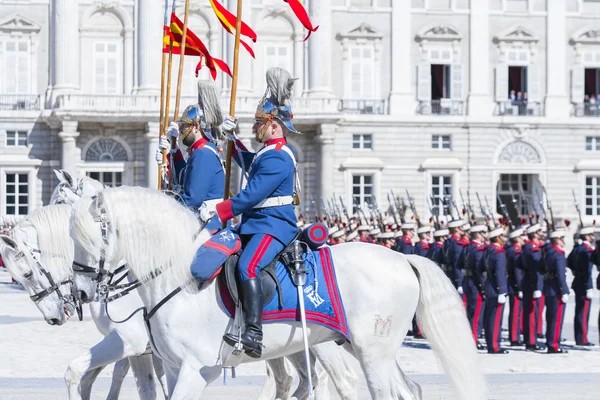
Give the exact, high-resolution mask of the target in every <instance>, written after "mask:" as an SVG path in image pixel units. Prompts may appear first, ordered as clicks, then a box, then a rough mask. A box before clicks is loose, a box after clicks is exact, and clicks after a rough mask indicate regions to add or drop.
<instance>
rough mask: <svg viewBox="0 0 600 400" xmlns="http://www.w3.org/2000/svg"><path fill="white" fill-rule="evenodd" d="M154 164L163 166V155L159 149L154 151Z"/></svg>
mask: <svg viewBox="0 0 600 400" xmlns="http://www.w3.org/2000/svg"><path fill="white" fill-rule="evenodd" d="M156 163H157V164H158V165H163V153H162V150H161V149H156Z"/></svg>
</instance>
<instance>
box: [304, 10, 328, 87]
mask: <svg viewBox="0 0 600 400" xmlns="http://www.w3.org/2000/svg"><path fill="white" fill-rule="evenodd" d="M310 19H311V21H312V22H313V23H314V24H315V25H319V30H318V31H317V32H315V33H313V35H312V36H311V38H310V40H309V41H308V82H309V86H308V95H309V96H310V97H321V98H322V97H333V89H332V87H331V52H332V46H331V42H332V41H333V32H332V30H331V26H332V18H331V0H311V2H310ZM303 33H304V34H306V31H305V30H303Z"/></svg>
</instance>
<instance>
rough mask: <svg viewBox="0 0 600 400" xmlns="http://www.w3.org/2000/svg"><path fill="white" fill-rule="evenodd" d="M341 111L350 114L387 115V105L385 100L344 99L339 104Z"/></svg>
mask: <svg viewBox="0 0 600 400" xmlns="http://www.w3.org/2000/svg"><path fill="white" fill-rule="evenodd" d="M339 111H342V112H346V113H349V114H387V103H386V101H385V100H351V99H343V100H340V102H339Z"/></svg>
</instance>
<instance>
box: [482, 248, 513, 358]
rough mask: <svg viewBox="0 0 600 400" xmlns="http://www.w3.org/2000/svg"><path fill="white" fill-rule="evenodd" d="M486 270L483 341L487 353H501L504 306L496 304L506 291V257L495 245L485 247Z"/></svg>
mask: <svg viewBox="0 0 600 400" xmlns="http://www.w3.org/2000/svg"><path fill="white" fill-rule="evenodd" d="M484 257H485V258H484V263H485V265H486V269H487V279H486V281H485V286H484V287H485V289H484V290H485V294H486V296H487V299H486V302H485V339H486V343H487V347H488V353H498V352H501V348H500V335H501V333H502V316H503V313H504V304H503V303H499V302H498V296H499V295H501V294H504V295H505V294H506V293H507V291H508V287H507V280H506V256H505V252H504V248H503V247H501V246H500V245H498V244H497V243H492V244H491V245H489V246H488V247H487V250H486V252H485V255H484Z"/></svg>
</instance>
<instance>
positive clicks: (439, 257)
mask: <svg viewBox="0 0 600 400" xmlns="http://www.w3.org/2000/svg"><path fill="white" fill-rule="evenodd" d="M447 236H448V229H437V230H435V231H433V240H435V242H434V243H433V244H432V245H431V246H430V248H429V251H428V252H427V258H429V259H430V260H431V261H433V262H435V263H437V265H439V266H440V268H441V269H442V271H444V273H446V275H447V274H448V273H447V271H448V266H447V261H446V252H445V250H444V242H445V241H446V238H447Z"/></svg>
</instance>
